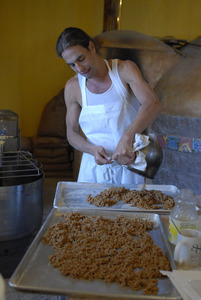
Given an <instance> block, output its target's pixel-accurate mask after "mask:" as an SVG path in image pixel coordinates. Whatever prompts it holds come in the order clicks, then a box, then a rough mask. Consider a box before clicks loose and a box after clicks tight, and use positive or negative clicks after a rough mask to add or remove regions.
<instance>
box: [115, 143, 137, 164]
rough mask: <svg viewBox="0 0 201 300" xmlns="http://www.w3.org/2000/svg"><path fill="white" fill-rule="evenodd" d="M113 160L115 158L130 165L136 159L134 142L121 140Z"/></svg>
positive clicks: (120, 162) (118, 161)
mask: <svg viewBox="0 0 201 300" xmlns="http://www.w3.org/2000/svg"><path fill="white" fill-rule="evenodd" d="M112 160H115V161H116V162H117V163H118V164H120V165H129V164H132V163H133V162H134V161H135V152H134V151H133V145H132V142H129V143H125V142H124V141H121V140H120V142H119V144H118V145H117V148H116V149H115V152H114V153H113V155H112Z"/></svg>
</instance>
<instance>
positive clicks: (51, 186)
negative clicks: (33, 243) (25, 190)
mask: <svg viewBox="0 0 201 300" xmlns="http://www.w3.org/2000/svg"><path fill="white" fill-rule="evenodd" d="M59 181H73V180H72V179H71V178H56V177H54V178H51V177H49V178H45V179H44V186H43V209H44V212H43V222H44V221H45V219H46V218H47V216H48V214H49V213H50V211H51V209H52V206H53V200H54V195H55V191H56V186H57V183H58V182H59ZM12 259H13V262H14V263H15V264H16V266H17V265H18V263H19V262H20V260H21V258H20V257H16V258H12ZM5 267H6V265H5ZM4 271H5V270H0V273H2V274H3V273H5V276H3V277H4V280H5V284H6V295H5V296H6V299H5V300H58V299H60V300H64V299H68V297H62V296H57V295H55V296H54V295H42V294H32V293H24V292H20V291H17V290H16V289H15V288H13V287H10V286H9V284H8V281H9V277H7V276H6V272H4Z"/></svg>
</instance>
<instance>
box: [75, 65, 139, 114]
mask: <svg viewBox="0 0 201 300" xmlns="http://www.w3.org/2000/svg"><path fill="white" fill-rule="evenodd" d="M105 63H106V64H107V66H108V62H107V61H106V60H105ZM111 71H112V74H113V78H112V84H111V86H110V87H109V89H108V90H107V91H106V92H104V93H101V94H95V93H92V92H90V91H89V89H88V88H87V86H86V99H87V100H86V102H87V105H89V106H90V105H102V104H105V103H108V101H109V102H110V103H116V102H117V98H119V97H120V96H121V97H123V98H125V99H126V100H127V101H128V102H129V103H130V104H131V105H132V106H133V107H134V109H135V110H136V111H138V110H139V108H140V102H139V101H138V100H137V99H136V98H135V97H134V96H133V95H131V94H130V93H129V92H128V91H127V89H126V88H125V87H124V85H123V83H122V81H121V79H120V76H119V72H118V59H113V60H112V70H111ZM80 76H81V75H79V74H78V80H79V84H80V86H81V80H82V78H81V77H82V76H81V77H80ZM82 104H83V103H82Z"/></svg>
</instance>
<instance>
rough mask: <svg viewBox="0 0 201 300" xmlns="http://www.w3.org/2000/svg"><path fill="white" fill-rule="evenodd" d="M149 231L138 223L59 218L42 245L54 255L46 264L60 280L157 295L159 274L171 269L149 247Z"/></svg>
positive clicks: (154, 248) (71, 216)
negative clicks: (101, 282)
mask: <svg viewBox="0 0 201 300" xmlns="http://www.w3.org/2000/svg"><path fill="white" fill-rule="evenodd" d="M152 229H153V223H152V222H149V221H147V220H142V219H139V218H137V219H133V220H128V219H126V218H124V217H122V216H120V217H117V218H116V219H115V220H111V219H107V218H104V217H102V216H86V215H84V214H82V213H80V212H73V213H67V214H64V215H62V220H61V221H60V222H58V223H57V224H54V225H52V226H51V227H50V229H49V231H48V232H47V234H46V235H45V236H44V237H43V242H44V243H46V244H49V245H51V246H52V248H53V249H54V250H55V254H53V255H51V256H50V257H49V260H50V262H51V264H52V265H53V266H54V267H56V268H58V269H59V270H60V272H61V274H63V275H66V276H69V277H72V278H76V279H86V280H95V279H100V280H104V281H105V282H106V283H112V282H116V283H118V284H120V285H121V286H122V287H129V288H131V289H133V290H134V291H136V290H140V289H142V290H143V293H144V294H157V292H158V286H157V285H158V278H160V277H162V275H161V273H160V270H170V264H169V261H168V260H167V259H166V257H165V255H164V253H163V251H162V250H161V248H160V247H159V246H157V245H154V244H153V240H152V238H151V237H150V235H149V233H148V232H147V231H149V230H152Z"/></svg>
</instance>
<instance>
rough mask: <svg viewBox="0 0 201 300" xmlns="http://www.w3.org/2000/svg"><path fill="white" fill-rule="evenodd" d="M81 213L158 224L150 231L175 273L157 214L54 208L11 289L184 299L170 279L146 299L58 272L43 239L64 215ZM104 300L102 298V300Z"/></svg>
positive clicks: (76, 294) (112, 286) (98, 282)
mask: <svg viewBox="0 0 201 300" xmlns="http://www.w3.org/2000/svg"><path fill="white" fill-rule="evenodd" d="M72 211H80V212H82V213H84V214H86V215H102V216H103V217H106V218H110V219H114V218H117V216H120V215H122V216H124V217H126V218H129V219H133V218H138V217H140V218H142V219H147V220H150V221H153V222H154V226H155V230H152V231H150V235H151V237H152V239H153V241H154V243H155V244H158V245H159V246H160V247H161V249H162V250H163V252H164V254H165V255H166V257H167V258H168V260H169V261H170V264H171V267H172V269H175V264H174V260H173V258H172V254H171V250H170V247H169V244H168V242H167V238H166V237H165V232H164V227H163V223H162V221H161V219H160V216H159V215H157V214H153V213H150V214H148V213H135V212H118V211H100V210H97V211H94V210H87V209H86V210H85V209H73V208H71V209H70V208H69V209H66V208H61V209H55V208H53V209H52V211H51V213H50V214H49V216H48V218H47V219H46V221H45V223H44V225H43V226H42V227H41V230H40V231H39V233H38V234H37V236H36V238H35V239H34V241H33V243H32V244H31V246H30V247H29V249H28V251H27V253H26V254H25V256H24V257H23V259H22V261H21V262H20V264H19V265H18V267H17V269H16V270H15V272H14V273H13V275H12V276H11V278H10V280H9V284H10V286H12V287H14V288H16V289H20V290H24V291H27V292H37V293H45V294H54V295H68V296H82V297H88V298H89V297H93V298H94V297H95V298H96V297H101V299H103V298H104V297H106V298H113V299H141V300H142V299H143V300H144V299H158V300H159V299H171V300H173V299H174V300H176V299H181V297H180V294H179V293H178V291H177V290H176V288H175V287H174V285H173V284H172V283H171V281H170V280H169V279H168V277H166V278H162V279H159V284H158V286H159V292H158V295H143V294H142V291H137V292H134V291H132V290H131V289H130V288H122V287H120V285H118V284H116V283H112V284H106V283H104V282H102V281H101V280H94V281H87V280H77V279H73V278H70V277H67V276H63V275H61V274H60V272H59V271H58V270H57V269H56V268H54V267H53V266H52V265H51V264H50V263H49V260H48V256H49V255H50V254H52V253H53V251H54V250H53V249H52V247H51V246H49V245H45V244H43V243H42V241H41V239H42V237H43V236H44V234H45V233H46V232H47V231H48V229H49V228H50V226H51V225H53V224H55V223H57V222H58V221H59V220H60V219H61V213H65V212H72ZM99 299H100V298H99Z"/></svg>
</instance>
